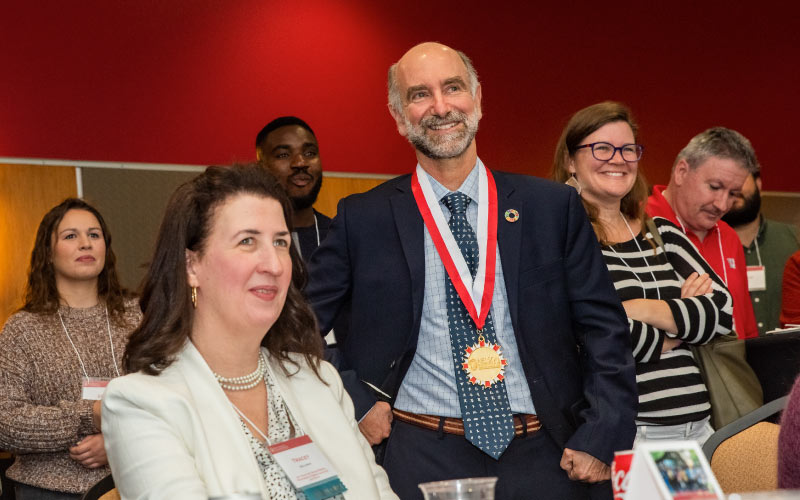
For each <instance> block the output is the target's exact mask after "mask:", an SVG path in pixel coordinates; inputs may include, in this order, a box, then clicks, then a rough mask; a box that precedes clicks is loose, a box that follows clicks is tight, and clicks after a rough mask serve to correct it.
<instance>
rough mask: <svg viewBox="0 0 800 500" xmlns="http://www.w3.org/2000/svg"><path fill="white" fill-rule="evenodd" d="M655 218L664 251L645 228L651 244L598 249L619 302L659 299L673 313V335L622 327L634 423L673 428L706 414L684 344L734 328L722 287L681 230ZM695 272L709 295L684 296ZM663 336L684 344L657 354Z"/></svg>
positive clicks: (631, 323)
mask: <svg viewBox="0 0 800 500" xmlns="http://www.w3.org/2000/svg"><path fill="white" fill-rule="evenodd" d="M653 221H654V222H655V225H656V227H657V228H658V232H659V234H660V235H661V239H662V240H663V243H664V246H663V248H662V247H661V246H659V245H657V244H656V243H655V240H653V239H652V235H651V234H650V232H649V231H648V232H647V238H648V239H650V241H648V240H646V239H645V238H643V237H642V236H641V234H639V235H637V236H636V240H635V241H634V240H629V241H626V242H623V243H618V244H615V245H613V246H604V247H603V257H604V258H605V262H606V266H608V270H609V272H610V274H611V279H612V280H613V281H614V286H615V287H616V289H617V293H618V294H619V297H620V300H621V301H623V302H624V301H626V300H632V299H641V298H647V299H659V298H660V299H661V300H664V301H665V302H666V303H667V305H668V306H669V309H670V310H671V311H672V315H673V317H674V319H675V324H676V325H677V327H678V333H677V334H676V335H672V334H667V333H666V332H665V331H663V330H659V329H658V328H655V327H653V326H652V325H649V324H646V323H642V322H641V321H634V320H632V319H630V318H629V319H628V324H629V326H630V331H631V345H632V346H633V357H634V359H635V360H636V382H637V386H638V389H639V409H638V414H637V416H636V420H637V421H638V422H641V423H646V424H656V425H676V424H682V423H686V422H693V421H697V420H700V419H702V418H704V417H706V416H708V415H709V414H710V410H711V406H710V405H709V400H708V392H707V390H706V386H705V384H704V383H703V379H702V377H701V375H700V370H699V368H698V366H697V363H696V362H695V360H694V357H693V356H692V352H691V350H690V349H689V347H688V346H687V345H686V344H704V343H706V342H708V341H709V340H711V339H712V338H713V337H714V336H715V335H718V334H725V333H728V332H729V331H730V330H731V328H732V324H733V316H732V312H733V301H732V300H731V296H730V294H729V293H728V290H727V289H726V287H725V284H724V283H723V282H722V280H721V279H720V278H719V277H718V276H717V275H716V273H715V272H714V271H713V269H711V267H710V266H709V265H708V263H707V262H706V261H705V260H704V259H703V258H702V257H701V256H700V254H699V253H698V251H697V249H696V248H695V247H694V245H693V244H692V242H691V241H689V239H688V238H687V237H686V236H685V235H684V234H683V232H682V231H681V229H680V228H679V227H678V226H676V225H675V224H673V223H672V222H670V221H668V220H667V219H664V218H661V217H655V218H653ZM637 241H638V243H639V244H638V246H637V244H636V243H637ZM651 242H652V244H651ZM653 247H655V248H653ZM693 272H697V273H698V274H704V273H708V274H709V276H711V278H712V292H711V293H709V294H707V295H701V296H698V297H688V298H684V299H682V298H681V285H683V283H684V281H685V280H686V278H687V277H688V276H689V275H690V274H692V273H693ZM667 335H668V336H670V337H672V338H678V339H681V340H682V341H683V343H682V344H680V345H679V346H678V347H676V348H675V349H672V350H671V351H668V352H665V353H662V352H661V347H662V344H663V342H664V338H665V336H667Z"/></svg>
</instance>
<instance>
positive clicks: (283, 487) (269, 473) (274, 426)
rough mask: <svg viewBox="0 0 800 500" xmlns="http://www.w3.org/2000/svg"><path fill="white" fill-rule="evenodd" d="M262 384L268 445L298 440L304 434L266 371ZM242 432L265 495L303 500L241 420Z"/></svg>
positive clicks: (273, 499) (274, 499) (337, 498)
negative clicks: (265, 405) (265, 388)
mask: <svg viewBox="0 0 800 500" xmlns="http://www.w3.org/2000/svg"><path fill="white" fill-rule="evenodd" d="M264 380H265V383H266V384H267V416H268V425H269V428H268V429H267V437H268V438H269V440H270V442H272V443H281V442H283V441H286V440H289V439H292V438H295V437H299V436H302V435H304V434H305V433H304V432H303V430H302V429H301V428H300V425H299V424H298V423H297V421H296V420H295V419H294V417H293V416H292V414H291V412H290V411H289V408H287V406H286V403H284V401H283V398H282V397H281V394H280V392H278V388H277V387H276V386H275V381H274V380H273V379H272V375H271V374H270V372H269V370H267V373H266V374H265V376H264ZM242 429H243V430H244V433H245V435H246V436H247V439H248V441H249V442H250V447H251V448H252V449H253V454H254V455H255V456H256V461H258V465H259V467H261V471H262V472H263V474H264V481H265V482H266V484H267V491H268V492H269V498H270V499H271V500H294V499H298V500H306V495H305V494H304V493H303V492H301V491H297V490H296V489H295V488H294V486H292V483H291V481H289V478H288V477H286V474H284V473H283V469H281V466H280V465H279V464H278V462H277V461H276V460H275V457H273V456H272V454H271V453H270V452H269V450H268V449H267V447H266V446H265V443H263V442H261V441H260V440H259V439H258V438H256V437H255V436H254V435H253V433H252V432H250V429H249V428H248V427H247V425H246V424H245V423H244V420H242ZM331 499H332V500H344V497H343V496H342V495H336V496H334V497H331Z"/></svg>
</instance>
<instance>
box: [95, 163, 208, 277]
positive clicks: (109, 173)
mask: <svg viewBox="0 0 800 500" xmlns="http://www.w3.org/2000/svg"><path fill="white" fill-rule="evenodd" d="M198 173H199V172H173V171H161V170H129V169H116V168H85V169H83V194H84V197H85V198H86V201H88V202H89V203H92V204H93V205H94V206H96V207H97V209H98V210H100V213H102V214H103V218H105V220H106V224H108V230H109V232H110V233H111V236H112V242H111V244H112V246H113V248H114V254H115V255H116V256H117V272H118V273H119V278H120V282H122V286H124V287H126V288H128V289H130V290H131V291H137V289H138V288H139V285H140V283H141V281H142V278H143V277H144V275H145V273H146V272H147V267H148V265H149V263H150V260H151V258H152V256H153V250H154V246H155V242H156V237H157V236H158V229H159V227H160V226H161V219H162V218H163V217H164V209H165V208H166V206H167V201H169V197H170V196H172V193H173V192H174V191H175V189H176V188H177V187H178V186H179V185H181V184H183V183H184V182H187V181H189V180H190V179H192V178H193V177H195V176H197V175H198Z"/></svg>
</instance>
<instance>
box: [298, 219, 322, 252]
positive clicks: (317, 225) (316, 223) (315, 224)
mask: <svg viewBox="0 0 800 500" xmlns="http://www.w3.org/2000/svg"><path fill="white" fill-rule="evenodd" d="M314 229H315V230H316V231H317V246H318V247H319V243H320V240H319V222H317V214H314ZM292 241H293V242H294V245H295V247H296V248H297V254H298V255H299V256H300V257H303V252H302V251H301V250H300V237H299V236H298V235H297V231H296V230H295V231H292Z"/></svg>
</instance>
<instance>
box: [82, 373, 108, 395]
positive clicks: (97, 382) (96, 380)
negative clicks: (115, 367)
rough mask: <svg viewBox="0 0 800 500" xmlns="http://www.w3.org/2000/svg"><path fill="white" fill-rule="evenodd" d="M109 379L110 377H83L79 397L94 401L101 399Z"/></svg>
mask: <svg viewBox="0 0 800 500" xmlns="http://www.w3.org/2000/svg"><path fill="white" fill-rule="evenodd" d="M110 381H111V379H110V378H104V377H84V378H83V391H82V396H81V397H82V398H83V399H91V400H94V401H97V400H100V399H102V398H103V393H104V392H106V386H107V385H108V383H109V382H110Z"/></svg>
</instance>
